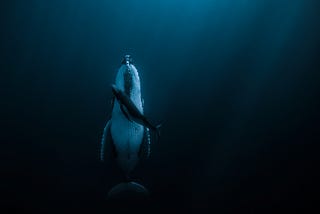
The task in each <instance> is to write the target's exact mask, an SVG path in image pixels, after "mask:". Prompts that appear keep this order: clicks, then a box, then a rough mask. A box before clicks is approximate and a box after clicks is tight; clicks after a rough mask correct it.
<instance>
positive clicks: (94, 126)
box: [0, 0, 320, 213]
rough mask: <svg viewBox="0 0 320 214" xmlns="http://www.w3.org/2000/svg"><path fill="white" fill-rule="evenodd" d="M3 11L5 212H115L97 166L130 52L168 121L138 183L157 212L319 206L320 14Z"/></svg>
mask: <svg viewBox="0 0 320 214" xmlns="http://www.w3.org/2000/svg"><path fill="white" fill-rule="evenodd" d="M0 10H1V13H0V20H1V22H0V23H1V34H0V39H1V40H0V50H1V52H0V54H1V55H0V70H1V76H3V77H1V115H2V116H1V122H2V123H1V138H2V140H1V145H2V146H3V147H4V148H3V149H1V152H2V153H3V155H2V157H4V159H3V161H1V162H2V164H1V166H2V165H3V166H2V168H1V174H3V175H4V176H1V180H2V181H1V186H0V187H1V196H2V199H1V202H3V204H4V205H6V206H4V207H5V209H7V208H8V210H11V211H12V212H13V211H14V210H18V211H20V212H22V213H25V212H32V213H35V212H41V213H48V212H52V213H53V212H55V213H56V212H59V213H66V212H70V211H72V212H81V211H86V212H90V213H107V212H108V211H110V209H109V207H108V205H106V204H105V201H104V197H105V195H106V193H107V191H108V190H109V189H110V188H111V187H112V186H113V185H115V184H117V183H118V180H119V175H118V174H117V172H116V169H110V168H108V167H106V166H105V165H103V164H101V163H100V162H99V161H98V152H99V143H100V142H99V141H100V137H101V134H102V129H103V127H104V125H105V122H106V121H107V119H108V118H109V116H110V110H111V106H110V99H111V96H112V94H111V90H110V84H111V83H113V81H114V78H115V75H116V72H117V69H118V67H119V66H120V61H121V58H122V56H123V55H124V54H127V53H129V54H131V55H132V56H133V58H134V62H135V65H136V67H137V68H138V71H139V74H140V78H141V82H142V95H143V97H144V100H145V113H146V115H148V117H149V118H150V119H151V120H152V121H155V122H159V121H162V120H163V121H165V124H164V126H163V129H162V135H161V140H160V142H159V143H154V144H153V145H152V156H151V159H150V160H149V161H148V162H143V163H141V165H140V166H139V167H138V168H137V171H136V172H135V173H136V174H135V176H136V177H137V179H139V182H140V183H143V184H144V185H145V186H146V187H147V188H148V189H149V191H150V192H151V193H152V197H151V200H150V201H148V202H147V203H146V204H145V206H146V207H147V208H148V209H149V210H150V212H155V211H158V210H159V209H160V208H161V209H163V210H169V211H170V210H171V211H172V210H180V211H194V212H196V211H199V210H200V211H199V212H204V211H205V210H207V209H211V210H213V211H216V212H218V213H222V212H223V213H228V212H230V213H239V212H244V213H250V212H251V213H261V212H264V211H265V212H266V211H272V212H273V211H274V210H287V211H288V210H294V211H297V210H298V211H299V210H300V211H303V210H304V209H307V208H308V209H311V208H312V207H313V206H315V204H316V201H315V200H316V199H315V198H314V197H313V196H312V195H313V194H314V193H317V192H316V190H315V188H314V187H315V184H316V179H315V174H316V173H315V172H316V171H317V167H316V159H317V158H316V157H317V153H316V150H315V149H314V148H313V144H314V143H316V142H319V128H320V127H319V119H320V113H319V108H320V103H319V95H320V93H319V92H320V84H319V80H320V79H319V76H320V75H319V72H320V70H319V69H320V63H319V48H320V39H319V38H320V30H319V20H320V17H319V14H320V13H319V11H320V5H319V2H318V1H312V0H310V1H308V0H306V1H303V0H290V1H289V0H287V1H285V0H278V1H273V0H271V1H269V0H268V1H267V0H261V1H248V0H239V1H231V0H212V1H209V0H208V1H205V0H197V1H191V0H187V1H178V0H162V1H147V0H144V1H143V0H137V1H128V0H127V1H125V0H119V1H103V0H95V1H86V0H77V1H76V0H63V1H62V0H61V1H60V0H58V1H44V0H30V1H22V0H21V1H18V0H16V1H15V0H12V1H7V3H2V4H1V7H0ZM2 146H1V147H2ZM2 207H3V206H2ZM146 207H144V208H146ZM144 208H143V209H144Z"/></svg>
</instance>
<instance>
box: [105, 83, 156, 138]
mask: <svg viewBox="0 0 320 214" xmlns="http://www.w3.org/2000/svg"><path fill="white" fill-rule="evenodd" d="M111 87H112V92H113V94H114V96H115V98H116V99H117V100H118V102H119V104H120V109H121V111H122V113H123V114H124V115H125V117H126V118H127V119H128V120H129V121H134V122H136V123H138V124H140V125H143V126H145V127H148V128H149V129H151V130H153V131H156V132H157V135H158V136H159V135H160V131H159V129H160V127H161V124H159V125H157V126H154V125H152V124H151V123H150V122H149V120H148V119H147V118H146V117H145V116H144V115H143V114H142V113H141V112H140V111H139V109H138V108H137V107H136V106H135V104H134V103H133V102H132V101H131V99H130V98H129V97H128V96H127V95H126V94H125V93H124V92H123V91H121V90H120V89H118V88H117V87H116V86H115V85H114V84H113V85H111Z"/></svg>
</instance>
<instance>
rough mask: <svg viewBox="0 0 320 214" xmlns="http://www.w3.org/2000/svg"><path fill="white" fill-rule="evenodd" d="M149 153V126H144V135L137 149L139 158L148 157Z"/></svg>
mask: <svg viewBox="0 0 320 214" xmlns="http://www.w3.org/2000/svg"><path fill="white" fill-rule="evenodd" d="M150 153H151V137H150V130H149V128H147V127H145V128H144V136H143V140H142V143H141V146H140V150H139V158H141V159H148V158H149V157H150Z"/></svg>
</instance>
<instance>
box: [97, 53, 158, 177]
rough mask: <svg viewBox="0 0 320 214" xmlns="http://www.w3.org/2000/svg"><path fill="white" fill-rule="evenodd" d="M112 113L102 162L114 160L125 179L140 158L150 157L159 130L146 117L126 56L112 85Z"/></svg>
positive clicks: (135, 73)
mask: <svg viewBox="0 0 320 214" xmlns="http://www.w3.org/2000/svg"><path fill="white" fill-rule="evenodd" d="M112 91H113V94H114V96H115V99H113V104H112V114H111V118H110V120H109V121H108V122H107V124H106V126H105V128H104V130H103V134H102V139H101V149H100V159H101V160H102V161H104V160H106V159H109V160H110V158H114V159H115V160H116V161H117V163H118V165H119V166H120V168H121V169H122V171H123V172H124V173H125V175H126V177H128V176H129V174H130V173H131V172H132V170H133V169H134V168H135V167H136V165H137V163H138V161H139V160H140V159H144V158H148V157H149V156H150V131H149V129H157V127H155V126H153V125H152V124H150V123H149V122H148V121H147V120H146V118H145V117H144V116H143V101H142V97H141V86H140V78H139V74H138V71H137V69H136V67H135V66H134V65H133V64H132V59H131V57H130V56H129V55H126V56H125V57H124V59H123V61H122V63H121V66H120V68H119V70H118V73H117V75H116V79H115V84H114V85H113V86H112Z"/></svg>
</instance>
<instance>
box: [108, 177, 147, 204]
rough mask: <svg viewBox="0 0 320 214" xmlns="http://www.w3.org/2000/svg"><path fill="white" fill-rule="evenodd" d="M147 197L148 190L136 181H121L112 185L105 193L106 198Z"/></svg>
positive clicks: (117, 199) (141, 198)
mask: <svg viewBox="0 0 320 214" xmlns="http://www.w3.org/2000/svg"><path fill="white" fill-rule="evenodd" d="M148 197H149V191H148V190H147V189H146V188H145V187H144V186H143V185H141V184H139V183H137V182H133V181H130V182H123V183H120V184H117V185H116V186H114V187H113V188H112V189H111V190H110V191H109V192H108V195H107V199H108V200H115V201H122V200H124V201H125V200H143V199H147V198H148Z"/></svg>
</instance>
